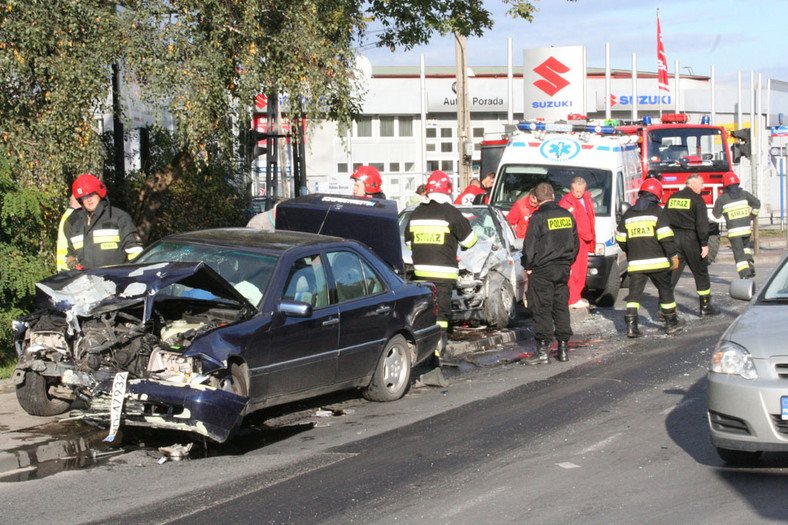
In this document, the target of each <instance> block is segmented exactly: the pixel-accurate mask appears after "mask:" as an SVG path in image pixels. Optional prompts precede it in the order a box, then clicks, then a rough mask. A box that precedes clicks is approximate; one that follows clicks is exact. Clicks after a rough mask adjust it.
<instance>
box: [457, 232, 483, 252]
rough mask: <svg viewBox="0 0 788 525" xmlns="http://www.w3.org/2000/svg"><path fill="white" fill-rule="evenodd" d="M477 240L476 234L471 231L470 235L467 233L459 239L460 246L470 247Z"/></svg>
mask: <svg viewBox="0 0 788 525" xmlns="http://www.w3.org/2000/svg"><path fill="white" fill-rule="evenodd" d="M478 240H479V238H478V237H476V234H475V233H474V232H471V234H470V235H468V236H467V237H466V238H465V239H463V240H461V241H460V246H462V247H463V248H471V247H472V246H473V245H474V244H476V241H478Z"/></svg>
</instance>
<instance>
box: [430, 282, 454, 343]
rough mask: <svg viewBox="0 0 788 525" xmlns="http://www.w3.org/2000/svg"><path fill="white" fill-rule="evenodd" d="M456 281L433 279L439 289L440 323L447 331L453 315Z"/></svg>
mask: <svg viewBox="0 0 788 525" xmlns="http://www.w3.org/2000/svg"><path fill="white" fill-rule="evenodd" d="M454 283H455V281H448V280H443V279H433V281H432V284H434V285H435V288H437V290H438V324H439V325H440V326H441V328H442V329H443V330H444V331H446V330H448V328H449V316H450V315H451V292H452V290H453V289H454Z"/></svg>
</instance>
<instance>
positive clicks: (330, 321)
mask: <svg viewBox="0 0 788 525" xmlns="http://www.w3.org/2000/svg"><path fill="white" fill-rule="evenodd" d="M338 323H339V319H337V318H336V317H332V318H331V319H326V320H325V321H323V326H331V325H335V324H338Z"/></svg>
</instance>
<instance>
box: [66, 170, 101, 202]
mask: <svg viewBox="0 0 788 525" xmlns="http://www.w3.org/2000/svg"><path fill="white" fill-rule="evenodd" d="M71 192H72V193H73V194H74V198H75V199H81V198H82V197H87V196H88V195H90V194H91V193H98V195H99V197H101V198H102V199H103V198H104V197H106V196H107V187H106V186H104V183H103V182H101V181H100V180H98V178H96V177H95V176H94V175H90V174H89V173H83V174H82V175H80V176H79V177H77V180H75V181H74V184H73V185H72V186H71Z"/></svg>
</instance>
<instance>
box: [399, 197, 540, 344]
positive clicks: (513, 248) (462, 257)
mask: <svg viewBox="0 0 788 525" xmlns="http://www.w3.org/2000/svg"><path fill="white" fill-rule="evenodd" d="M456 208H457V209H458V210H460V212H461V213H462V214H463V216H464V217H465V218H466V219H468V221H469V222H470V223H471V228H473V231H474V233H476V236H477V237H478V238H479V240H478V242H477V243H476V244H475V245H474V246H473V247H472V248H470V249H468V250H463V249H458V250H457V257H458V258H459V270H460V272H459V277H458V278H457V283H456V285H455V286H454V290H453V291H452V297H451V303H452V305H451V310H452V311H451V316H450V319H449V320H450V321H451V322H452V323H459V322H467V323H471V324H479V323H482V324H486V325H487V326H494V327H498V328H506V327H507V326H509V324H510V323H511V322H512V321H514V319H515V318H516V317H517V309H516V303H522V301H523V297H524V295H525V289H526V278H525V272H523V268H522V265H521V264H520V257H521V255H522V254H521V250H522V247H523V240H522V239H517V238H516V237H515V235H514V231H512V227H511V226H510V225H509V223H508V222H507V221H506V218H505V217H504V215H503V213H501V210H499V209H497V208H493V207H492V206H486V205H474V206H456ZM414 209H415V207H412V208H407V209H405V210H403V211H402V212H400V214H399V227H400V241H401V242H402V258H403V260H404V262H405V268H406V270H408V269H410V268H411V267H412V258H411V252H410V248H408V247H407V246H406V245H405V227H406V225H407V224H408V219H409V218H410V215H411V213H413V210H414Z"/></svg>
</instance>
